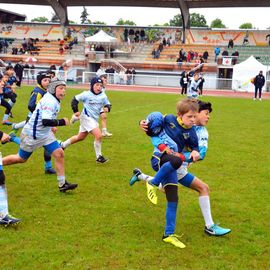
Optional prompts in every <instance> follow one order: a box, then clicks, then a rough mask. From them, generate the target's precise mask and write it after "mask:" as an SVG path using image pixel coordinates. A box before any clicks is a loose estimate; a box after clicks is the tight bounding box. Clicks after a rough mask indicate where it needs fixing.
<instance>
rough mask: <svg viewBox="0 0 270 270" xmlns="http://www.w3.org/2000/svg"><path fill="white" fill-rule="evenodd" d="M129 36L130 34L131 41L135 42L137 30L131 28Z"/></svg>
mask: <svg viewBox="0 0 270 270" xmlns="http://www.w3.org/2000/svg"><path fill="white" fill-rule="evenodd" d="M128 36H129V39H130V42H131V43H133V42H134V37H135V31H134V29H133V28H130V29H129V31H128Z"/></svg>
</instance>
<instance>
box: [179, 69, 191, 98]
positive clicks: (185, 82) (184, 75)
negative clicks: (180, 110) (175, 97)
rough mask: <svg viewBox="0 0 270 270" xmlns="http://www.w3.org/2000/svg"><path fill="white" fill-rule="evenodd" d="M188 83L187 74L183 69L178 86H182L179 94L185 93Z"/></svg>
mask: <svg viewBox="0 0 270 270" xmlns="http://www.w3.org/2000/svg"><path fill="white" fill-rule="evenodd" d="M188 83H189V76H188V73H187V72H186V71H183V72H182V73H181V76H180V86H181V87H182V90H181V95H186V94H187V87H188Z"/></svg>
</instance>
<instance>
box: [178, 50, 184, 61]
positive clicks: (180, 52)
mask: <svg viewBox="0 0 270 270" xmlns="http://www.w3.org/2000/svg"><path fill="white" fill-rule="evenodd" d="M183 56H184V52H183V49H180V51H179V58H181V59H183Z"/></svg>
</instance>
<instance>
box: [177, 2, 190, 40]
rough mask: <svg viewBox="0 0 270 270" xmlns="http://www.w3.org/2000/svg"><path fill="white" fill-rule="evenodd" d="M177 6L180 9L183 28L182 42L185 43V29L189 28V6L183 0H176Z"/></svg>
mask: <svg viewBox="0 0 270 270" xmlns="http://www.w3.org/2000/svg"><path fill="white" fill-rule="evenodd" d="M178 4H179V8H180V11H181V17H182V28H183V35H182V43H183V44H185V42H186V29H188V28H189V26H190V24H189V8H188V6H187V3H186V1H185V0H178Z"/></svg>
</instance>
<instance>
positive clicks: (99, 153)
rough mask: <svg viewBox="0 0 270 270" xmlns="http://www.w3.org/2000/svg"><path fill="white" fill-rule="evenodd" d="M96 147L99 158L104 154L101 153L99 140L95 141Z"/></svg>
mask: <svg viewBox="0 0 270 270" xmlns="http://www.w3.org/2000/svg"><path fill="white" fill-rule="evenodd" d="M94 149H95V152H96V157H97V158H98V157H99V156H102V155H101V142H99V141H94Z"/></svg>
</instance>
